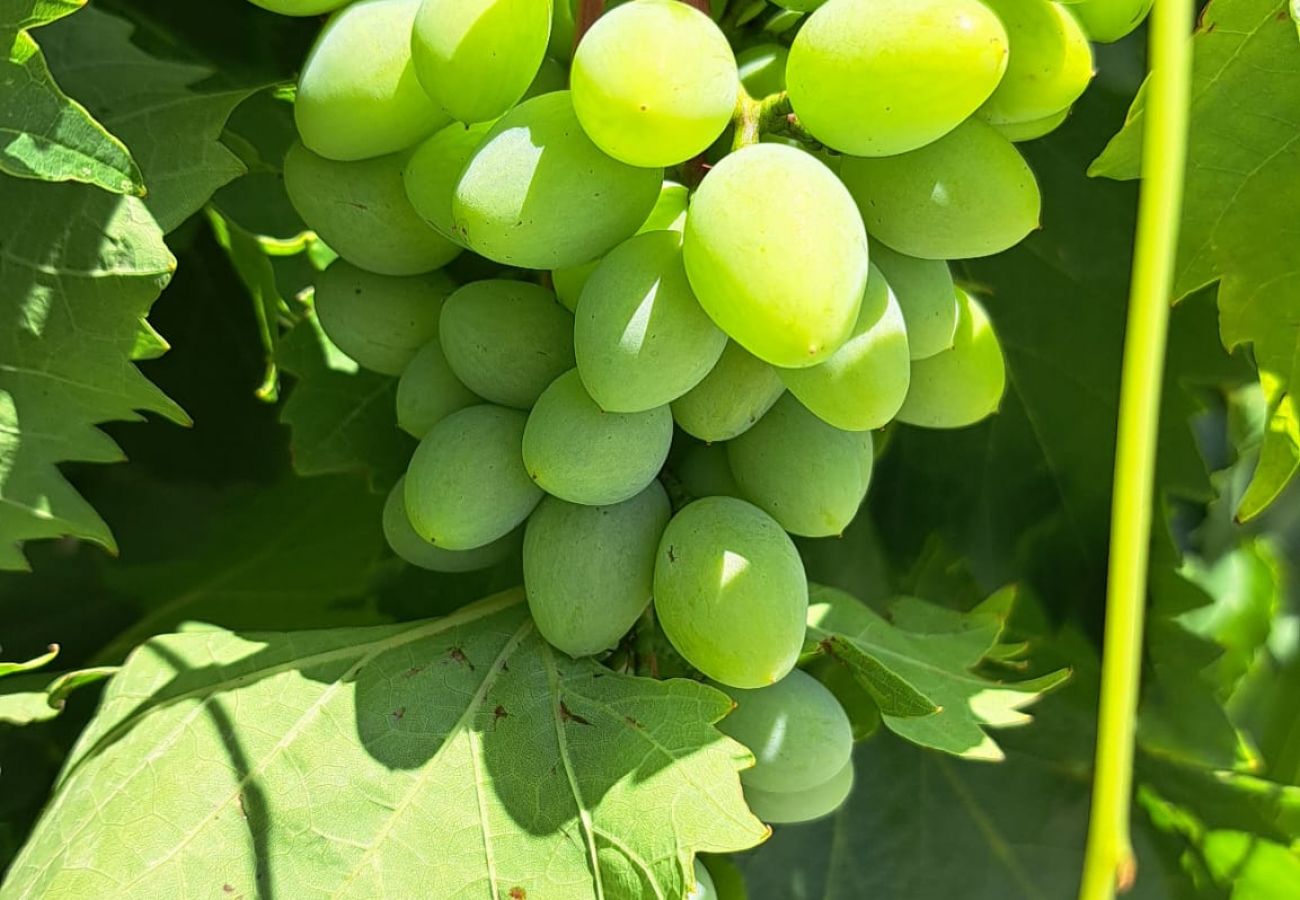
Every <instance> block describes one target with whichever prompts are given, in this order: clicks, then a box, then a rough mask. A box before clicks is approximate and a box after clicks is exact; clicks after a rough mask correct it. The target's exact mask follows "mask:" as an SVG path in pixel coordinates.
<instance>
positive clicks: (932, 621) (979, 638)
mask: <svg viewBox="0 0 1300 900" xmlns="http://www.w3.org/2000/svg"><path fill="white" fill-rule="evenodd" d="M1013 598H1014V591H1011V590H1007V591H1002V592H999V593H997V594H994V595H993V596H992V597H990V598H989V599H988V600H987V601H985V602H984V603H983V604H981V605H980V606H978V607H976V608H975V609H974V610H972V611H971V612H969V613H956V612H953V611H950V610H945V609H942V608H940V607H936V606H933V605H931V604H928V603H925V602H923V601H921V600H916V599H914V598H910V597H909V598H901V599H899V600H897V601H895V603H894V605H893V606H892V608H891V615H892V621H890V620H889V619H886V618H884V617H883V616H881V615H879V614H878V613H876V612H875V611H873V610H872V609H870V608H869V607H867V606H866V605H865V604H863V603H860V602H859V601H858V600H856V599H855V598H854V597H852V596H850V595H848V594H846V593H844V592H843V591H839V590H836V589H834V588H826V587H822V586H820V585H814V586H813V589H812V593H811V596H810V598H809V599H810V600H811V601H812V604H811V606H810V607H809V616H808V624H809V627H808V635H809V640H810V641H813V642H815V643H816V646H817V647H818V648H819V649H820V650H822V651H823V652H826V653H829V654H831V655H833V656H835V657H836V658H838V659H839V660H840V661H841V662H843V663H845V664H846V665H847V666H848V667H849V669H850V671H852V672H853V674H854V677H855V678H856V679H857V680H858V682H859V683H860V684H861V685H862V686H863V687H864V688H866V689H867V691H868V692H869V693H870V694H871V695H872V698H873V699H875V701H876V703H877V705H878V706H879V707H880V710H881V718H882V720H883V721H884V723H885V725H886V726H887V727H888V728H889V729H890V730H891V731H893V732H894V733H895V734H897V735H899V736H900V737H902V738H905V739H907V740H909V741H912V742H913V743H916V744H920V745H921V746H924V747H931V748H934V749H937V750H943V751H945V752H947V753H952V754H954V755H956V756H960V757H963V758H966V759H977V760H986V761H998V760H1001V759H1002V758H1003V753H1002V750H1001V748H1000V747H999V746H998V744H997V742H995V741H994V740H993V738H992V737H991V736H990V735H989V734H988V732H987V731H986V730H985V729H987V728H1006V727H1009V726H1015V725H1023V724H1026V723H1027V722H1029V721H1030V717H1029V716H1028V715H1026V714H1025V713H1024V712H1022V711H1021V710H1023V709H1024V708H1025V707H1027V706H1029V705H1031V704H1033V703H1035V702H1037V701H1038V700H1039V699H1040V698H1041V697H1042V696H1043V695H1044V694H1045V693H1047V692H1048V691H1051V690H1052V689H1054V688H1056V687H1058V686H1060V685H1061V684H1062V683H1063V682H1064V681H1065V680H1066V679H1067V678H1069V674H1070V673H1069V670H1068V669H1059V670H1057V671H1055V672H1049V673H1046V674H1044V675H1040V676H1038V677H1036V678H1030V679H1026V680H1023V681H1013V682H1001V681H995V680H993V679H991V678H988V677H986V676H984V675H980V674H977V673H976V671H975V670H976V668H977V667H978V666H979V665H980V663H981V662H983V661H984V660H985V659H986V658H988V657H990V656H991V655H998V650H999V644H1000V639H1001V637H1002V632H1003V629H1004V627H1005V625H1006V619H1007V616H1009V615H1010V612H1011V607H1012V602H1013Z"/></svg>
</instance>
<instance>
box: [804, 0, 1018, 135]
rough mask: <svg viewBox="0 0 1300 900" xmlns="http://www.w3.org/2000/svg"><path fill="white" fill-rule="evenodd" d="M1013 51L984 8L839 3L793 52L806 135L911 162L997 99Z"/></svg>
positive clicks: (961, 1)
mask: <svg viewBox="0 0 1300 900" xmlns="http://www.w3.org/2000/svg"><path fill="white" fill-rule="evenodd" d="M1007 43H1008V42H1007V34H1006V31H1005V30H1004V29H1003V27H1002V24H1001V23H1000V22H999V21H998V18H997V16H995V15H994V14H993V13H992V11H990V10H989V9H988V8H987V7H986V6H984V5H983V4H982V3H980V2H979V0H829V2H828V3H825V4H823V5H822V6H821V8H819V9H818V10H817V11H816V12H814V13H813V14H812V15H811V16H809V17H808V19H807V21H806V22H805V23H804V26H803V28H801V29H800V30H799V34H798V35H797V36H796V37H795V39H794V44H793V45H792V46H791V47H790V61H789V63H788V64H787V65H786V73H785V76H786V84H787V85H788V88H789V91H790V103H791V105H792V106H793V107H794V111H795V113H797V114H798V116H799V122H800V124H802V125H803V127H804V128H806V129H808V131H810V132H812V134H813V135H815V136H816V137H817V139H818V140H819V141H821V142H822V143H824V144H826V145H827V146H830V147H833V148H835V149H836V150H839V151H840V152H842V153H852V154H854V155H855V156H892V155H894V154H897V153H906V152H907V151H908V150H915V149H916V148H918V147H924V146H925V145H926V144H928V143H930V142H931V141H934V140H937V139H938V138H940V137H942V136H943V135H945V134H947V133H948V132H949V131H951V130H952V129H954V128H956V127H957V125H959V124H960V123H961V122H962V121H963V120H964V119H965V118H966V117H967V116H969V115H970V114H971V113H973V112H975V110H976V109H978V108H979V106H980V104H981V103H983V102H984V101H985V100H986V99H988V96H989V95H990V94H991V93H993V89H994V88H995V87H996V86H997V84H998V80H999V79H1000V78H1001V77H1002V73H1003V71H1004V70H1005V69H1006V67H1007Z"/></svg>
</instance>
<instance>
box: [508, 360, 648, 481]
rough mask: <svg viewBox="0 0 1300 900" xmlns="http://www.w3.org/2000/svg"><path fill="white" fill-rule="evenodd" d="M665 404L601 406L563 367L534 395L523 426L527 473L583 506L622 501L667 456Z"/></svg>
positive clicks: (576, 373) (580, 380) (575, 370)
mask: <svg viewBox="0 0 1300 900" xmlns="http://www.w3.org/2000/svg"><path fill="white" fill-rule="evenodd" d="M672 440H673V419H672V415H671V413H669V411H668V407H666V406H661V407H658V408H657V409H651V410H646V411H645V412H636V413H611V412H605V411H604V410H602V409H601V408H600V407H599V406H598V405H597V404H596V401H595V400H593V399H591V395H590V394H588V393H587V389H586V388H584V387H583V386H582V378H581V376H579V375H578V370H577V369H571V370H570V371H568V372H565V373H564V374H563V375H561V376H560V377H559V378H557V379H555V382H554V383H553V384H552V385H551V386H550V387H548V388H547V389H546V391H545V392H544V393H543V394H542V396H541V397H539V398H538V399H537V405H536V406H534V407H533V411H532V413H531V414H530V415H529V416H528V429H527V430H526V431H525V432H524V464H525V465H526V466H527V468H528V474H529V475H531V476H532V478H533V480H534V481H536V482H537V483H538V484H539V485H541V486H542V488H543V489H544V490H545V491H546V492H547V493H548V494H551V495H552V496H555V497H559V498H560V499H561V500H568V501H569V502H570V503H582V504H584V505H586V506H608V505H610V504H614V503H622V502H623V501H624V500H627V499H630V498H632V497H635V496H636V495H637V494H639V493H641V491H643V490H645V487H646V485H648V484H650V482H651V481H653V480H654V478H655V476H656V475H658V474H659V470H660V469H662V468H663V465H664V460H666V459H667V458H668V449H669V447H670V446H671V445H672Z"/></svg>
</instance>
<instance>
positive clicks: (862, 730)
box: [808, 597, 880, 742]
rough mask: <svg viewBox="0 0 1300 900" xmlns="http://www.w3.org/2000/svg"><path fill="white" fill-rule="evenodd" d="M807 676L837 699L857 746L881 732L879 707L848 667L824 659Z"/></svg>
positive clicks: (831, 659)
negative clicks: (811, 677)
mask: <svg viewBox="0 0 1300 900" xmlns="http://www.w3.org/2000/svg"><path fill="white" fill-rule="evenodd" d="M809 599H812V598H811V597H810V598H809ZM808 674H809V675H812V676H813V677H814V678H816V679H817V680H818V681H820V682H821V683H822V686H823V687H825V688H826V690H828V691H830V692H831V693H832V694H834V695H835V699H836V700H837V701H838V702H839V704H840V707H841V708H842V709H843V710H844V714H845V715H846V716H848V717H849V725H850V726H851V727H852V729H853V740H854V741H855V742H856V741H862V740H866V739H867V738H868V737H870V736H871V735H873V734H875V733H876V731H877V729H879V728H880V707H879V706H877V705H876V701H875V700H872V699H871V695H870V694H868V693H867V689H866V688H864V687H863V686H862V685H860V684H858V682H857V679H855V678H854V677H853V672H852V671H850V670H849V667H848V666H846V665H844V663H842V662H839V661H838V660H836V659H834V658H832V657H830V656H825V655H823V656H819V657H817V659H815V660H813V662H812V663H810V664H809V666H808Z"/></svg>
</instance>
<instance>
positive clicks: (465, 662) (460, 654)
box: [447, 647, 474, 672]
mask: <svg viewBox="0 0 1300 900" xmlns="http://www.w3.org/2000/svg"><path fill="white" fill-rule="evenodd" d="M447 655H448V656H450V657H451V658H452V659H454V660H455V661H456V662H458V663H460V664H461V665H462V666H469V670H470V671H471V672H473V671H474V664H473V663H472V662H470V661H469V657H468V656H466V655H465V651H464V650H462V649H460V648H459V647H452V648H451V649H450V650H448V651H447Z"/></svg>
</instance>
